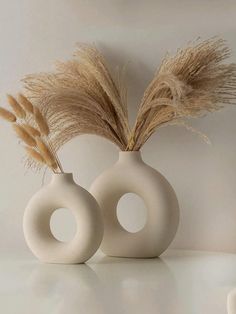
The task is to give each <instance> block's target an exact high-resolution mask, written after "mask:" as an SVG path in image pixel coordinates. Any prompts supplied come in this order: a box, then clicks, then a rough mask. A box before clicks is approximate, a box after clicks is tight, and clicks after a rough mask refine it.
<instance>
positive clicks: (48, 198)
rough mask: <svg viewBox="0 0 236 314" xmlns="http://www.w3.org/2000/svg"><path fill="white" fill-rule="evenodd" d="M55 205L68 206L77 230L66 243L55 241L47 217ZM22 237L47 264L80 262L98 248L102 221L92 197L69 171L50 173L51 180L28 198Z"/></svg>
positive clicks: (101, 232)
mask: <svg viewBox="0 0 236 314" xmlns="http://www.w3.org/2000/svg"><path fill="white" fill-rule="evenodd" d="M58 208H67V209H70V210H71V212H72V214H73V216H74V218H75V221H76V225H77V231H76V234H75V236H74V237H73V239H72V240H71V241H69V242H61V241H59V240H57V239H56V238H55V237H54V236H53V234H52V232H51V229H50V218H51V216H52V214H53V212H54V211H55V210H56V209H58ZM23 230H24V236H25V240H26V242H27V244H28V246H29V248H30V249H31V251H32V252H33V254H34V255H35V256H36V257H37V258H38V259H39V260H41V261H43V262H47V263H66V264H72V263H73V264H74V263H84V262H85V261H86V260H88V259H89V258H90V257H91V256H92V255H93V254H94V253H95V252H96V250H97V249H98V247H99V245H100V243H101V240H102V237H103V221H102V216H101V211H100V209H99V206H98V204H97V202H96V200H95V199H94V197H93V196H92V195H91V194H90V193H89V192H88V191H86V190H85V189H83V188H82V187H81V186H79V185H77V184H76V183H75V182H74V180H73V176H72V174H71V173H66V174H53V176H52V180H51V182H50V183H49V184H48V185H45V186H44V187H43V188H42V189H41V190H40V191H38V192H37V193H36V194H35V195H34V196H33V197H32V198H31V200H30V201H29V203H28V206H27V208H26V210H25V213H24V219H23Z"/></svg>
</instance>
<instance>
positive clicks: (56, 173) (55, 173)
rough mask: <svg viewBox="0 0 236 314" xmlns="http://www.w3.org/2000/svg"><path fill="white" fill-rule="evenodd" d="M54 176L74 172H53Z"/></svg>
mask: <svg viewBox="0 0 236 314" xmlns="http://www.w3.org/2000/svg"><path fill="white" fill-rule="evenodd" d="M53 175H54V176H72V175H73V173H72V172H53Z"/></svg>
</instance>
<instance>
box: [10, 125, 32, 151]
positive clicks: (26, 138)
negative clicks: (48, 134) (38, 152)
mask: <svg viewBox="0 0 236 314" xmlns="http://www.w3.org/2000/svg"><path fill="white" fill-rule="evenodd" d="M13 129H14V131H15V132H16V134H17V136H18V137H19V138H20V139H21V140H22V141H23V142H24V143H26V144H27V145H29V146H35V145H36V141H35V139H34V138H33V137H32V136H31V135H30V134H29V133H28V132H27V131H26V130H25V129H24V128H23V127H22V126H21V125H19V124H17V123H14V124H13Z"/></svg>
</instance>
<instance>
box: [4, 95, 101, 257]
mask: <svg viewBox="0 0 236 314" xmlns="http://www.w3.org/2000/svg"><path fill="white" fill-rule="evenodd" d="M7 98H8V103H9V105H10V106H11V108H12V110H13V112H12V111H9V110H7V109H5V108H1V107H0V116H1V117H2V118H3V119H4V120H6V121H8V122H10V123H11V124H12V127H13V129H14V131H15V133H16V135H17V136H18V137H19V139H20V140H21V142H23V144H24V145H26V146H25V149H26V152H27V155H28V159H27V160H26V165H27V166H29V167H35V168H36V169H39V168H40V167H41V165H43V166H47V167H49V168H50V169H51V170H52V171H53V177H52V181H51V183H50V184H48V185H45V186H44V187H43V188H42V189H41V190H40V191H38V192H37V193H36V194H35V195H34V196H33V197H32V199H31V200H30V201H29V203H28V206H27V208H26V210H25V214H24V223H23V229H24V235H25V239H26V242H27V244H28V246H29V248H30V249H31V251H32V252H33V253H34V255H35V256H36V257H38V259H40V260H41V261H43V262H47V263H84V262H85V261H86V260H88V259H89V258H90V257H91V256H92V255H93V254H94V253H95V252H96V251H97V249H98V247H99V245H100V243H101V241H102V236H103V221H102V215H101V211H100V209H99V206H98V203H97V202H96V200H95V199H94V197H93V196H92V195H91V194H90V193H89V192H88V191H86V190H85V189H83V188H82V187H81V186H79V185H77V184H76V183H75V182H74V180H73V177H72V174H70V173H64V171H63V169H62V165H61V163H60V161H59V158H58V155H57V153H56V151H55V149H54V148H53V145H52V143H51V141H50V136H51V135H52V133H53V132H52V131H51V130H50V128H49V126H48V122H47V119H46V118H45V117H44V116H43V114H42V113H41V111H40V110H39V109H38V107H37V106H35V105H33V104H32V103H31V102H30V101H29V100H28V99H27V98H26V97H25V96H23V95H22V94H20V95H19V96H18V99H16V98H14V97H13V96H11V95H8V96H7ZM59 208H67V209H70V210H71V211H72V213H73V215H74V218H75V220H76V224H77V232H76V234H75V236H74V238H73V239H72V240H71V241H69V242H66V243H65V242H60V241H58V240H57V239H56V238H55V237H54V236H53V234H52V232H51V229H50V219H51V216H52V214H53V212H54V211H55V210H56V209H59Z"/></svg>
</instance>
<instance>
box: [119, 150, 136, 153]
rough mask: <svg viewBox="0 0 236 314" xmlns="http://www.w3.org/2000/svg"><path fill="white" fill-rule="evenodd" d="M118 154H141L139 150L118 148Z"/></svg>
mask: <svg viewBox="0 0 236 314" xmlns="http://www.w3.org/2000/svg"><path fill="white" fill-rule="evenodd" d="M119 153H120V154H141V150H120V151H119Z"/></svg>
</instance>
